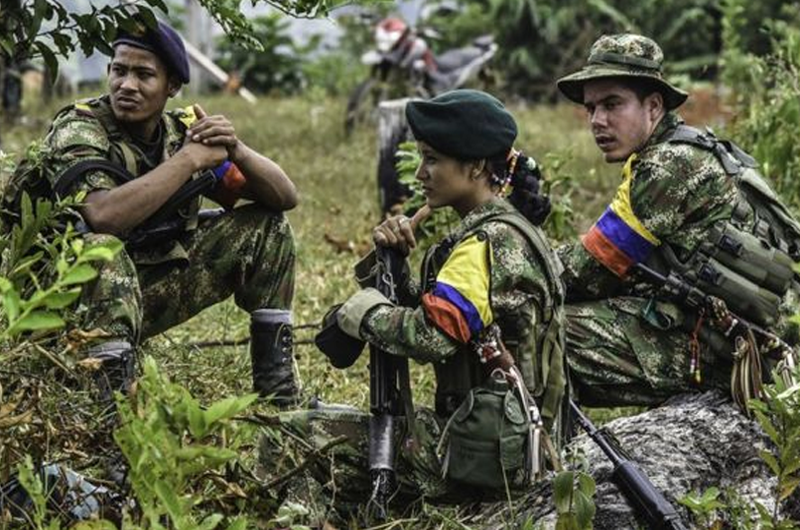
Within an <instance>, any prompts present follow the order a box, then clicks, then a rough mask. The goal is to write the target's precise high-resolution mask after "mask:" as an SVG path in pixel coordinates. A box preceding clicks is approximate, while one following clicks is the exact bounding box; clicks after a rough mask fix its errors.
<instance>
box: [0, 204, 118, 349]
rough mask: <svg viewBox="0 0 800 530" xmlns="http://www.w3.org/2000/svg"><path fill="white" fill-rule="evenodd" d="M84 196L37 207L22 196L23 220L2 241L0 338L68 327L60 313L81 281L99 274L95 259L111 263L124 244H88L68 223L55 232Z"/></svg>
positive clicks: (76, 296)
mask: <svg viewBox="0 0 800 530" xmlns="http://www.w3.org/2000/svg"><path fill="white" fill-rule="evenodd" d="M80 200H81V197H75V198H71V199H67V200H64V201H61V202H59V203H57V204H56V205H53V204H52V203H51V202H49V201H46V200H41V199H40V200H37V202H36V209H35V210H34V207H33V205H32V204H31V199H30V197H28V195H27V194H24V195H23V198H22V203H21V212H20V221H19V223H18V224H15V225H14V226H13V227H12V230H11V233H10V235H9V236H6V238H4V239H3V240H2V242H0V252H2V259H1V260H0V295H1V296H2V309H1V310H0V323H4V326H3V329H2V330H1V331H0V340H9V339H13V338H15V337H17V336H19V335H20V334H21V333H23V332H26V331H46V330H53V329H60V328H62V327H64V325H65V321H64V318H63V317H62V315H61V314H60V313H59V312H63V311H64V310H65V309H66V308H68V307H69V306H70V305H71V304H72V303H73V302H75V301H76V300H77V299H78V297H79V296H80V293H81V288H80V285H81V284H84V283H86V282H88V281H90V280H92V279H93V278H95V277H96V276H97V271H96V270H95V268H94V267H92V265H91V263H92V262H96V261H110V260H112V259H113V258H114V255H115V254H116V253H117V252H119V250H120V249H121V248H122V244H121V243H120V242H119V241H115V242H107V243H104V244H96V245H86V244H85V243H84V240H83V239H82V238H80V237H78V234H77V233H76V232H75V230H74V228H73V227H72V225H71V224H70V223H67V225H66V226H65V227H64V228H63V231H62V232H60V233H59V232H57V231H55V228H56V226H57V225H58V224H59V223H60V221H61V220H62V219H63V216H64V214H66V213H67V212H68V211H69V209H70V208H73V207H74V206H75V205H76V203H77V201H80ZM46 232H47V233H49V234H50V236H49V237H47V236H46V235H45V233H46Z"/></svg>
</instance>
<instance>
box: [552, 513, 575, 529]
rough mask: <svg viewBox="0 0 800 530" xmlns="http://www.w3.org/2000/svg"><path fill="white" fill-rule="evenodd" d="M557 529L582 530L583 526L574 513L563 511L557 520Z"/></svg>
mask: <svg viewBox="0 0 800 530" xmlns="http://www.w3.org/2000/svg"><path fill="white" fill-rule="evenodd" d="M556 530H581V527H580V526H578V521H577V520H576V519H575V516H574V515H573V514H571V513H561V514H559V515H558V519H557V520H556Z"/></svg>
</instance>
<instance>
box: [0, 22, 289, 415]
mask: <svg viewBox="0 0 800 530" xmlns="http://www.w3.org/2000/svg"><path fill="white" fill-rule="evenodd" d="M113 50H114V53H113V56H112V58H111V62H110V64H109V66H108V94H107V95H104V96H102V97H99V98H93V99H88V100H81V101H78V102H76V103H74V104H72V105H69V106H68V107H66V108H65V109H63V110H61V111H60V112H59V113H58V114H57V115H56V117H55V119H54V121H53V124H52V126H51V128H50V130H49V132H48V133H47V136H46V138H45V139H44V144H45V147H46V148H47V152H48V153H49V155H48V157H49V158H48V161H47V163H46V164H45V165H44V167H46V168H47V169H46V171H45V176H46V178H47V181H46V182H49V189H48V190H47V191H46V192H45V191H43V192H42V195H46V196H47V197H46V198H49V199H54V198H56V196H60V197H66V196H71V195H75V194H77V193H80V192H82V193H84V194H85V199H84V202H83V205H82V206H81V207H80V208H78V209H77V211H76V212H75V213H76V215H77V217H78V219H79V226H81V227H82V228H83V230H84V232H85V233H84V236H83V237H84V238H85V240H86V241H87V243H89V244H95V243H99V242H110V241H117V240H121V241H123V242H124V243H125V246H124V250H122V251H121V252H120V253H119V254H118V255H117V256H116V258H115V259H114V260H113V261H112V262H111V263H108V264H106V265H104V266H103V267H102V269H101V270H100V274H99V277H98V278H97V280H96V281H94V282H92V283H91V284H88V285H86V286H85V287H84V289H83V292H82V295H81V304H82V305H83V306H85V307H86V308H88V310H87V312H86V313H85V320H84V321H83V322H82V323H81V327H82V328H83V329H95V328H99V329H102V330H103V331H105V332H106V334H107V335H106V338H105V339H103V340H102V341H101V342H98V343H96V344H93V345H91V346H90V347H89V348H88V349H87V351H86V355H87V356H88V357H92V358H95V359H98V360H99V361H100V370H99V371H98V372H97V379H98V384H99V386H100V392H101V395H102V396H103V397H105V398H107V399H110V398H111V393H112V391H114V390H124V389H126V388H128V387H129V385H130V384H131V381H132V380H133V378H134V374H135V371H134V366H135V349H136V346H137V344H138V343H139V342H140V341H141V340H143V339H146V338H148V337H152V336H153V335H156V334H158V333H161V332H162V331H165V330H167V329H169V328H170V327H172V326H175V325H176V324H179V323H181V322H183V321H185V320H187V319H188V318H190V317H191V316H193V315H195V314H197V313H198V312H199V311H201V310H202V309H204V308H206V307H208V306H210V305H212V304H215V303H217V302H219V301H222V300H224V299H226V298H228V297H229V296H231V295H234V297H235V300H236V304H237V305H238V306H239V307H240V308H242V309H244V310H245V311H248V312H249V313H250V314H251V315H252V320H251V322H252V323H251V335H252V340H251V347H250V349H251V357H252V368H253V384H254V387H255V390H256V391H258V392H260V393H261V394H262V395H264V396H270V397H272V398H274V400H275V401H276V402H277V403H278V404H279V405H289V404H291V403H293V402H294V401H295V399H296V398H297V394H298V385H297V384H296V381H295V375H294V366H293V357H292V324H291V313H290V308H291V302H292V295H293V288H294V263H295V249H294V240H293V236H292V231H291V228H290V226H289V224H288V221H287V220H286V218H285V217H284V215H283V213H282V212H284V211H286V210H289V209H292V208H294V207H295V205H296V204H297V192H296V190H295V186H294V184H293V183H292V181H291V180H290V179H289V177H288V176H287V175H286V173H284V171H283V170H282V169H281V168H280V167H279V166H278V165H277V164H275V162H273V161H272V160H270V159H269V158H267V157H265V156H263V155H261V154H259V153H257V152H255V151H254V150H253V149H251V148H250V147H248V146H247V145H246V144H245V143H244V142H243V141H242V140H241V139H240V138H239V137H238V136H237V135H236V130H235V128H234V126H233V124H232V123H231V121H230V120H229V119H228V118H226V117H225V116H222V115H209V114H206V112H205V111H204V110H203V109H202V108H200V106H199V105H193V106H190V107H187V108H185V109H179V110H170V111H165V107H166V104H167V101H168V100H169V99H170V98H172V97H174V96H175V95H176V94H177V93H178V91H179V90H180V88H181V86H182V85H183V84H184V83H186V82H188V81H189V62H188V60H187V56H186V50H185V48H184V45H183V41H182V39H181V37H180V36H179V35H178V33H176V32H175V30H173V29H172V28H170V27H169V26H168V25H167V24H164V23H163V22H159V23H158V24H157V26H156V27H154V28H148V27H146V26H144V25H142V26H141V27H140V29H139V30H138V31H129V32H122V33H120V34H119V36H118V38H117V39H116V40H115V41H114V42H113ZM15 178H16V180H15V181H14V182H12V184H11V187H10V190H11V192H10V193H8V194H7V196H5V197H4V201H5V205H6V207H7V209H9V210H10V211H18V202H19V195H20V194H19V193H15V191H16V192H19V191H20V190H22V189H24V188H26V186H25V183H24V182H23V180H24V178H25V176H24V175H22V176H19V177H17V176H15ZM203 196H206V197H208V198H210V199H212V200H214V201H216V202H218V203H219V204H220V205H221V206H223V207H224V209H225V211H224V212H222V213H219V214H218V215H215V216H208V215H205V214H202V212H200V201H201V200H202V199H203ZM34 198H36V197H34ZM239 199H247V200H249V201H251V203H250V204H247V205H245V206H242V207H238V208H236V207H235V206H236V204H237V202H238V201H239ZM15 207H16V208H17V210H14V208H15Z"/></svg>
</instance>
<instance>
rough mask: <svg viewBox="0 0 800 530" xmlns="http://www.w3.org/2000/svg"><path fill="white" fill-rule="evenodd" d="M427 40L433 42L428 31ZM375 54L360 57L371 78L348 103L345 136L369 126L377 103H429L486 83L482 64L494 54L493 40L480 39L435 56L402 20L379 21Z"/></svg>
mask: <svg viewBox="0 0 800 530" xmlns="http://www.w3.org/2000/svg"><path fill="white" fill-rule="evenodd" d="M426 35H430V36H435V33H434V32H432V31H430V30H429V31H428V32H427V33H426ZM374 39H375V49H374V50H370V51H369V52H367V53H365V54H364V55H363V56H362V57H361V62H362V63H363V64H366V65H368V66H369V67H370V76H369V77H368V78H367V79H366V80H364V81H362V82H361V83H359V84H358V85H357V86H356V88H355V89H354V90H353V92H352V93H351V95H350V97H349V99H348V101H347V113H346V116H345V133H346V134H348V135H349V134H350V133H351V132H352V131H353V129H354V128H355V127H356V125H357V124H359V123H364V122H367V121H370V119H371V118H372V117H373V116H374V114H375V111H376V109H377V108H378V104H380V102H382V101H387V100H390V99H397V98H402V97H418V98H423V99H428V98H432V97H434V96H436V95H438V94H441V93H443V92H446V91H448V90H453V89H455V88H460V87H462V86H464V85H465V84H466V83H467V82H468V81H470V80H472V79H476V78H477V79H485V78H486V77H487V74H486V70H487V64H488V63H489V61H490V60H491V59H492V57H493V56H494V55H495V53H497V44H496V43H495V42H494V37H492V36H491V35H485V36H482V37H479V38H477V39H475V40H474V41H473V42H472V43H471V44H470V45H469V46H465V47H463V48H457V49H454V50H448V51H446V52H444V53H442V54H441V55H438V56H436V55H434V54H433V52H432V51H431V50H430V48H429V46H428V44H427V42H426V40H425V38H423V36H422V35H419V34H418V33H417V32H415V31H414V30H413V29H412V28H411V27H409V26H408V25H407V24H406V23H405V22H404V21H403V20H401V19H399V18H396V17H390V18H386V19H384V20H382V21H381V22H380V23H379V24H378V25H377V26H376V28H375V32H374Z"/></svg>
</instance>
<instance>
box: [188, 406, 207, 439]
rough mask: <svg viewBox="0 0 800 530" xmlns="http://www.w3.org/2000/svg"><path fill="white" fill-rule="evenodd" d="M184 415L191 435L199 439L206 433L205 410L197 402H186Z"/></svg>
mask: <svg viewBox="0 0 800 530" xmlns="http://www.w3.org/2000/svg"><path fill="white" fill-rule="evenodd" d="M186 416H187V420H188V421H189V432H190V433H192V436H194V437H195V438H197V439H200V438H202V437H203V436H205V435H206V434H207V433H208V423H207V422H206V415H205V412H204V411H203V410H202V409H201V408H200V405H199V404H198V403H197V402H190V403H187V404H186Z"/></svg>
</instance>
